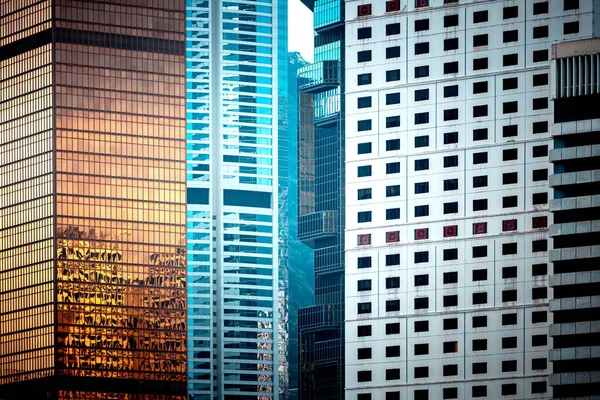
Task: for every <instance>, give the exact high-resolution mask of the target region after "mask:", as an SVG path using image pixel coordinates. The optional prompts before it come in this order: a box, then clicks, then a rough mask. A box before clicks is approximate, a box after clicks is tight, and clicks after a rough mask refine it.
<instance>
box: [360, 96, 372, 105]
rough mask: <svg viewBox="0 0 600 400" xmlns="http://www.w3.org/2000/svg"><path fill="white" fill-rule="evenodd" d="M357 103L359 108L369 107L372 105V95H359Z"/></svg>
mask: <svg viewBox="0 0 600 400" xmlns="http://www.w3.org/2000/svg"><path fill="white" fill-rule="evenodd" d="M357 103H358V108H369V107H371V105H372V101H371V96H366V97H359V98H358V99H357Z"/></svg>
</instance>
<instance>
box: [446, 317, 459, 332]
mask: <svg viewBox="0 0 600 400" xmlns="http://www.w3.org/2000/svg"><path fill="white" fill-rule="evenodd" d="M443 326H444V330H445V331H451V330H454V329H458V318H445V319H444V322H443Z"/></svg>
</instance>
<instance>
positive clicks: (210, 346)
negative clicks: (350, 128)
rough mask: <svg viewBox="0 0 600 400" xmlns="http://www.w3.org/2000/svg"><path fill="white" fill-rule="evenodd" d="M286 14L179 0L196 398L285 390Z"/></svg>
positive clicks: (275, 8) (257, 0)
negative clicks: (183, 49) (184, 77)
mask: <svg viewBox="0 0 600 400" xmlns="http://www.w3.org/2000/svg"><path fill="white" fill-rule="evenodd" d="M286 18H287V2H286V1H283V0H254V1H247V0H246V1H239V2H238V1H222V0H187V11H186V23H187V30H186V34H187V163H188V164H187V181H188V191H187V202H188V219H187V220H188V239H189V242H188V250H189V251H188V253H189V257H188V271H189V288H188V299H189V310H188V316H189V317H188V322H189V326H188V332H189V335H188V343H189V347H188V348H189V395H190V399H194V400H199V399H235V400H242V399H253V400H257V399H261V400H265V399H278V398H285V394H286V388H287V383H286V382H287V375H286V372H287V360H286V359H285V358H286V357H287V353H286V345H287V343H286V340H287V336H286V335H287V325H286V323H287V308H286V303H285V301H286V298H287V292H286V291H287V287H286V286H285V285H284V283H285V282H286V281H287V280H286V272H287V264H286V257H285V255H286V252H285V246H286V243H285V242H283V241H282V237H287V234H286V232H285V227H284V228H283V229H282V230H278V227H279V220H280V214H281V213H282V212H284V208H283V207H284V206H285V204H286V203H285V201H282V200H283V199H285V191H284V190H283V188H284V187H285V181H284V179H285V175H284V174H283V175H282V173H281V172H280V171H279V165H280V162H281V161H280V160H281V159H282V158H283V159H285V157H286V155H285V154H284V153H282V152H281V151H280V149H281V146H282V145H283V146H285V142H286V135H287V132H286V125H287V124H286V121H285V120H286V114H285V113H284V109H285V101H284V99H285V89H286V88H287V86H286V85H287V84H286V80H287V77H286V74H287V70H286V68H287V60H286V57H287V46H286V42H287V35H286V31H287V21H286ZM282 172H284V173H285V171H282ZM280 187H281V188H282V189H280ZM280 340H281V342H280ZM280 379H281V381H280Z"/></svg>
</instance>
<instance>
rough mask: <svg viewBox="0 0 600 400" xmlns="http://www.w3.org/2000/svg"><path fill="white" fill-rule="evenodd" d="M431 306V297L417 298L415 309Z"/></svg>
mask: <svg viewBox="0 0 600 400" xmlns="http://www.w3.org/2000/svg"><path fill="white" fill-rule="evenodd" d="M426 308H429V297H417V298H415V310H423V309H426Z"/></svg>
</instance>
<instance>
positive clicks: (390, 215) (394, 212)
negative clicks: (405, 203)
mask: <svg viewBox="0 0 600 400" xmlns="http://www.w3.org/2000/svg"><path fill="white" fill-rule="evenodd" d="M385 219H386V221H391V220H394V219H400V209H399V208H388V209H387V210H385Z"/></svg>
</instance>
